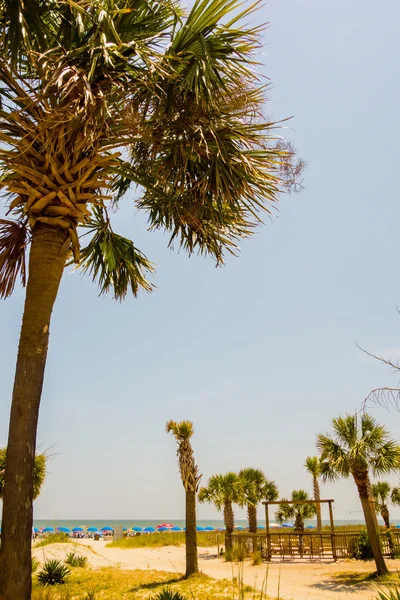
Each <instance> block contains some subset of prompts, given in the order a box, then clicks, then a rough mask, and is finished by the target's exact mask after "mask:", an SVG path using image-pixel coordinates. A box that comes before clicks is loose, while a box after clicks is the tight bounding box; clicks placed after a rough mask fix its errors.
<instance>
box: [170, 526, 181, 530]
mask: <svg viewBox="0 0 400 600" xmlns="http://www.w3.org/2000/svg"><path fill="white" fill-rule="evenodd" d="M171 531H182V527H178V526H177V525H175V527H173V528H172V529H171Z"/></svg>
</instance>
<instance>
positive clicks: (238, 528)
mask: <svg viewBox="0 0 400 600" xmlns="http://www.w3.org/2000/svg"><path fill="white" fill-rule="evenodd" d="M235 529H236V531H243V530H244V528H243V527H241V525H238V526H237V527H235Z"/></svg>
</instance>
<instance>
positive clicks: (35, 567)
mask: <svg viewBox="0 0 400 600" xmlns="http://www.w3.org/2000/svg"><path fill="white" fill-rule="evenodd" d="M39 565H40V562H39V561H38V559H37V558H35V557H34V556H32V573H34V572H35V571H37V570H38V566H39Z"/></svg>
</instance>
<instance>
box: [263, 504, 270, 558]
mask: <svg viewBox="0 0 400 600" xmlns="http://www.w3.org/2000/svg"><path fill="white" fill-rule="evenodd" d="M264 504H265V534H266V537H267V546H266V550H267V560H271V536H270V533H269V514H268V502H265V503H264Z"/></svg>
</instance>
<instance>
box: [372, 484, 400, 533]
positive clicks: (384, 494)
mask: <svg viewBox="0 0 400 600" xmlns="http://www.w3.org/2000/svg"><path fill="white" fill-rule="evenodd" d="M372 495H373V497H374V500H375V510H376V512H377V513H378V514H379V513H380V515H381V517H382V519H383V522H384V523H385V527H386V528H387V529H389V527H390V514H389V507H388V504H389V501H390V502H391V503H392V504H394V505H395V506H399V505H400V488H399V487H394V488H392V487H391V486H390V483H388V482H387V481H377V483H373V484H372Z"/></svg>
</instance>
